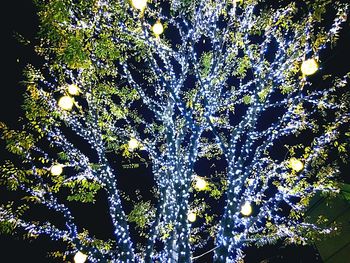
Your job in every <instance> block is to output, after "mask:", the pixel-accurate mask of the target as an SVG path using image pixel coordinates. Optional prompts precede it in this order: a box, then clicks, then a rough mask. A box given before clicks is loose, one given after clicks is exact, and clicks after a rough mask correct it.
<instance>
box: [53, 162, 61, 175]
mask: <svg viewBox="0 0 350 263" xmlns="http://www.w3.org/2000/svg"><path fill="white" fill-rule="evenodd" d="M50 172H51V174H52V175H56V176H57V175H60V174H61V173H62V172H63V168H62V164H55V165H52V166H51V169H50Z"/></svg>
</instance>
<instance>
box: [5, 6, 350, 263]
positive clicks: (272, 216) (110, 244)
mask: <svg viewBox="0 0 350 263" xmlns="http://www.w3.org/2000/svg"><path fill="white" fill-rule="evenodd" d="M35 2H36V4H37V6H38V9H39V13H38V14H39V18H40V23H41V27H40V32H39V36H40V38H39V43H38V44H37V46H36V52H37V53H38V54H39V55H40V56H42V57H43V58H44V60H45V63H44V65H43V66H42V67H41V68H40V69H36V68H34V67H33V66H28V67H27V68H26V71H25V73H26V86H27V93H26V95H25V103H24V106H23V109H24V111H25V117H26V123H25V124H24V126H23V130H21V131H15V130H11V129H10V128H8V127H7V126H6V125H5V124H1V128H2V138H3V139H4V140H5V141H6V143H7V149H8V150H9V151H10V152H11V153H13V154H16V155H18V157H19V159H20V160H21V161H19V160H17V159H16V161H6V162H5V164H3V166H2V167H1V184H2V185H4V186H6V187H7V188H8V190H11V191H18V192H19V193H20V194H21V195H22V196H23V197H22V199H21V200H22V201H21V202H18V204H17V202H16V203H13V202H12V203H11V202H10V203H7V204H3V205H2V206H1V210H0V214H1V222H2V229H3V230H4V229H5V230H6V231H7V230H8V231H13V230H14V229H16V228H18V229H22V230H25V231H26V232H28V233H29V235H31V236H38V235H42V234H43V235H48V236H50V237H51V238H52V239H53V240H62V241H64V242H66V243H67V251H66V252H64V253H63V254H62V255H63V256H67V255H71V254H75V260H76V261H77V262H84V261H85V260H86V256H88V260H90V261H91V262H154V261H155V260H158V261H159V262H191V261H192V260H193V259H196V258H199V257H200V255H199V256H196V254H198V253H197V251H198V249H200V248H203V247H206V246H207V244H209V243H210V242H213V243H214V244H215V245H214V248H213V249H212V251H214V261H215V262H238V261H239V260H240V259H242V257H243V251H242V248H244V246H247V245H249V244H256V245H264V244H268V243H273V242H275V241H276V240H278V239H284V240H286V241H287V242H290V243H299V244H300V243H307V242H308V241H310V240H311V238H310V237H311V236H312V234H313V233H315V232H318V233H330V232H331V230H332V228H331V227H329V228H321V226H318V225H316V224H312V223H308V222H307V221H304V220H303V217H304V212H305V209H306V207H307V205H308V203H309V200H310V198H312V196H313V195H314V194H315V193H316V192H324V193H325V192H331V193H332V192H336V191H337V189H338V188H337V185H336V183H335V182H334V177H335V175H336V174H337V173H338V172H337V167H336V166H335V164H334V163H330V162H329V159H327V153H328V152H329V151H330V150H331V145H333V144H334V143H338V144H339V141H341V139H342V138H340V136H341V133H340V131H344V129H348V121H349V118H350V115H349V105H348V104H346V102H347V99H346V96H348V95H347V93H346V89H345V88H344V87H345V86H347V81H348V78H349V74H348V75H345V76H343V77H332V76H324V78H323V83H322V85H320V86H316V85H313V83H314V82H316V81H317V78H314V79H313V77H312V76H311V75H313V74H318V75H320V74H319V73H317V71H318V70H319V67H322V56H321V53H320V52H321V51H322V50H323V49H325V48H327V47H329V46H330V45H332V44H334V43H335V41H336V39H337V37H338V34H339V32H340V30H341V26H342V23H344V22H345V21H346V17H347V12H348V5H347V4H344V3H341V1H335V2H333V3H332V4H329V3H328V2H327V1H321V0H320V1H304V2H303V3H296V2H292V3H286V2H288V1H273V2H272V3H270V2H269V1H256V0H249V1H248V0H247V1H232V0H231V1H185V0H183V1H176V0H175V1H169V2H161V1H149V2H147V1H145V0H134V1H131V2H128V1H110V0H99V1H95V0H90V1H86V0H84V1H83V0H79V1H70V0H64V1H63V0H53V1H49V2H46V1H41V0H36V1H35ZM326 10H332V12H333V13H334V14H333V16H332V18H330V16H331V15H330V14H329V15H328V12H326ZM325 24H327V25H325ZM318 77H320V76H318ZM84 144H89V146H90V148H91V150H89V151H85V150H84V149H83V148H84V147H82V145H84ZM283 145H285V146H286V147H287V154H286V150H284V151H283V148H284V147H283ZM342 145H343V146H342V148H341V151H344V149H345V148H344V147H346V146H347V145H345V144H342ZM339 149H340V148H339ZM141 150H142V151H146V152H147V156H148V159H149V161H150V162H151V167H152V172H153V176H154V180H155V188H156V190H155V193H154V194H155V197H156V200H157V201H156V204H155V205H154V206H153V204H151V202H145V201H140V202H137V203H135V207H134V209H133V210H132V211H131V212H130V213H129V214H128V215H126V213H125V211H124V210H123V207H122V202H124V200H123V196H124V194H123V193H122V192H121V191H120V190H118V172H117V171H116V170H115V169H113V165H111V159H112V158H116V157H117V158H119V160H121V158H122V156H124V157H128V158H137V156H139V152H140V151H141ZM281 152H283V154H281ZM203 160H206V161H207V162H211V163H212V164H213V165H215V164H216V162H220V164H221V166H220V167H219V168H218V169H216V170H215V169H214V170H215V171H208V172H207V174H205V175H203V174H198V169H196V165H197V166H198V165H200V164H201V163H202V162H203ZM67 190H68V192H69V193H68V194H67ZM101 191H103V192H104V193H105V195H106V198H107V200H106V201H108V205H109V214H110V218H111V221H112V223H113V226H114V239H113V240H104V241H103V240H98V239H96V238H94V237H93V236H91V235H90V234H89V233H88V232H87V231H83V230H81V229H79V228H78V227H77V225H76V223H75V218H74V217H76V216H78V215H73V214H72V213H71V211H70V209H69V203H68V204H67V202H66V201H70V202H72V201H74V202H94V201H95V198H96V194H97V193H98V192H101ZM126 199H127V198H126ZM62 200H64V201H62ZM38 204H40V205H41V206H42V207H46V208H47V209H48V210H52V211H55V212H57V213H58V214H60V217H63V218H64V220H65V226H64V228H62V227H58V226H56V225H55V224H54V223H53V222H46V221H45V220H43V221H42V222H32V221H29V220H25V218H26V217H25V214H26V213H27V210H30V209H31V207H32V206H35V205H38ZM222 204H224V205H222ZM214 205H222V206H224V208H223V209H222V211H218V212H214ZM198 219H199V220H201V222H203V224H201V225H200V226H199V225H196V223H195V221H196V220H198ZM130 222H133V223H136V225H137V227H138V228H139V230H140V235H142V236H145V237H146V239H147V241H146V242H145V243H144V244H141V247H137V248H136V246H135V244H134V242H133V238H132V237H131V236H130V232H129V223H130Z"/></svg>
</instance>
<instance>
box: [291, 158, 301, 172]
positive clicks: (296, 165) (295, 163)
mask: <svg viewBox="0 0 350 263" xmlns="http://www.w3.org/2000/svg"><path fill="white" fill-rule="evenodd" d="M289 166H290V167H291V168H292V169H293V170H294V171H296V172H300V171H301V170H303V168H304V164H303V162H302V161H300V160H298V159H297V158H291V159H290V160H289Z"/></svg>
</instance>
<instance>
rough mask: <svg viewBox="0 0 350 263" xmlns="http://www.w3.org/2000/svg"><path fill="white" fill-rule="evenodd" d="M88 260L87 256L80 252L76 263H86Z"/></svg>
mask: <svg viewBox="0 0 350 263" xmlns="http://www.w3.org/2000/svg"><path fill="white" fill-rule="evenodd" d="M86 259H87V255H85V254H84V253H82V252H80V251H78V252H77V253H76V254H75V256H74V263H84V262H85V261H86Z"/></svg>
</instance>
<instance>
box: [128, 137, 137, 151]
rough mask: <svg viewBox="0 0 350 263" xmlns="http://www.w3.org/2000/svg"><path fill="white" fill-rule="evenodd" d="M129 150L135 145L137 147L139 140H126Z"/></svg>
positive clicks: (134, 147)
mask: <svg viewBox="0 0 350 263" xmlns="http://www.w3.org/2000/svg"><path fill="white" fill-rule="evenodd" d="M128 146H129V150H130V151H133V150H135V149H136V148H137V147H139V142H138V141H137V140H136V139H135V138H131V139H130V141H129V142H128Z"/></svg>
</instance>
